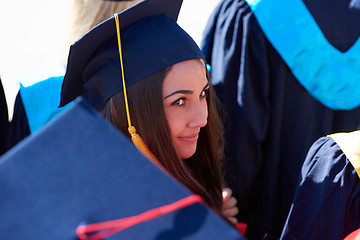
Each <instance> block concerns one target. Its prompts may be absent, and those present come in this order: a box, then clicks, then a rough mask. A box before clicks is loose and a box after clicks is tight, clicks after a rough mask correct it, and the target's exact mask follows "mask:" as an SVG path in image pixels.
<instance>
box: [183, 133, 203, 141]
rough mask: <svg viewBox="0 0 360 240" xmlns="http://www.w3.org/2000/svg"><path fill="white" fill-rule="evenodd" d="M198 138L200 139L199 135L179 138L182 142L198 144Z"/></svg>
mask: <svg viewBox="0 0 360 240" xmlns="http://www.w3.org/2000/svg"><path fill="white" fill-rule="evenodd" d="M198 138H199V134H198V133H195V134H192V135H188V136H183V137H179V139H180V140H182V141H185V142H196V141H197V140H198Z"/></svg>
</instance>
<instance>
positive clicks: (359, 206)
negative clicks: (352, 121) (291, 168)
mask: <svg viewBox="0 0 360 240" xmlns="http://www.w3.org/2000/svg"><path fill="white" fill-rule="evenodd" d="M359 177H360V131H355V132H351V133H337V134H332V135H330V136H328V137H322V138H320V139H318V140H317V141H316V142H315V143H314V144H313V145H312V147H311V148H310V150H309V153H308V155H307V157H306V159H305V161H304V165H303V167H302V169H301V177H300V180H299V183H298V185H297V190H296V194H295V199H294V202H293V204H292V206H291V210H290V213H289V216H288V219H287V221H286V224H285V227H284V231H283V233H282V236H281V239H298V240H301V239H304V240H305V239H306V240H311V239H316V240H321V239H324V240H325V239H326V240H332V239H334V240H336V239H343V238H345V237H346V236H347V235H348V234H350V233H351V232H353V231H355V230H356V229H358V228H359V227H360V179H359Z"/></svg>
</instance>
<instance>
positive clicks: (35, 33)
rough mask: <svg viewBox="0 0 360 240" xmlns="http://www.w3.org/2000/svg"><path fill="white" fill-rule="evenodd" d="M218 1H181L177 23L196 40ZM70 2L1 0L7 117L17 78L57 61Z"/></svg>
mask: <svg viewBox="0 0 360 240" xmlns="http://www.w3.org/2000/svg"><path fill="white" fill-rule="evenodd" d="M99 1H101V0H99ZM168 1H170V0H168ZM218 2H219V0H184V2H183V5H182V9H181V11H180V15H179V19H178V23H179V25H180V26H181V27H182V28H184V29H185V30H186V31H187V32H188V33H189V34H190V35H191V36H192V37H193V38H194V40H195V41H196V42H197V43H198V44H199V43H200V42H201V37H202V32H203V29H204V26H205V24H206V22H207V20H208V17H209V15H210V13H211V12H212V10H213V8H214V7H215V6H216V5H217V4H218ZM71 3H72V0H60V1H59V0H58V1H55V0H32V1H28V0H15V1H14V0H10V1H5V0H1V1H0V77H1V80H2V84H3V86H4V90H5V94H6V99H7V103H8V108H9V109H8V110H9V115H10V118H11V116H12V110H13V104H14V100H15V97H16V94H17V91H18V89H19V83H18V81H19V79H21V78H25V77H26V76H29V75H31V74H34V73H36V72H39V71H41V70H42V69H46V68H48V67H52V66H54V65H57V64H59V62H60V56H61V55H60V54H61V51H62V50H63V49H64V42H65V40H66V39H65V37H66V36H67V31H68V27H69V17H70V8H71Z"/></svg>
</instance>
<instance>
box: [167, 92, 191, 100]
mask: <svg viewBox="0 0 360 240" xmlns="http://www.w3.org/2000/svg"><path fill="white" fill-rule="evenodd" d="M178 93H182V94H192V93H193V91H191V90H177V91H175V92H173V93H170V94H169V95H167V96H166V97H164V99H166V98H168V97H171V96H173V95H175V94H178Z"/></svg>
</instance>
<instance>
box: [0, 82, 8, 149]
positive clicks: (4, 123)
mask: <svg viewBox="0 0 360 240" xmlns="http://www.w3.org/2000/svg"><path fill="white" fill-rule="evenodd" d="M8 119H9V116H8V108H7V103H6V98H5V93H4V89H3V86H2V83H1V79H0V126H1V127H0V155H2V154H3V153H4V152H5V151H6V149H7V134H8V128H9V120H8Z"/></svg>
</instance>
